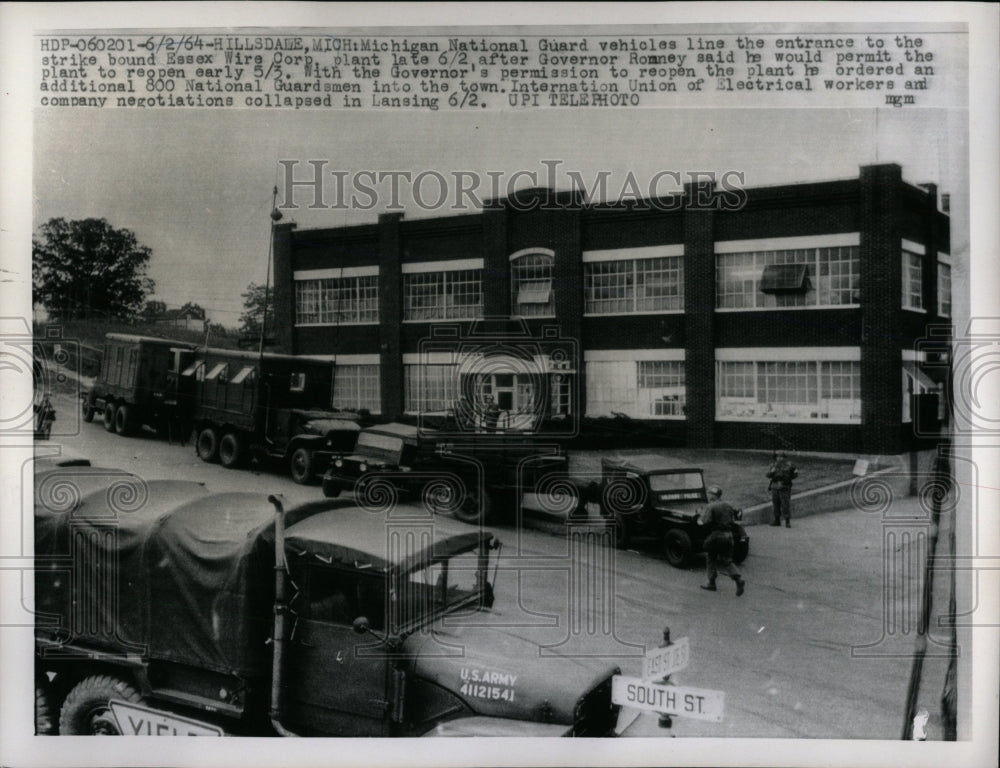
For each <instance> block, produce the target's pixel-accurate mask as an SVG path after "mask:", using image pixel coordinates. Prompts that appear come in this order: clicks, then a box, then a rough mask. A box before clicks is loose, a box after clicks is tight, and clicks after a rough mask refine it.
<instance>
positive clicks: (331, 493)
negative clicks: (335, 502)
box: [323, 479, 343, 499]
mask: <svg viewBox="0 0 1000 768" xmlns="http://www.w3.org/2000/svg"><path fill="white" fill-rule="evenodd" d="M342 490H343V488H341V486H340V483H334V482H332V481H327V480H325V479H324V480H323V495H324V496H325V497H326V498H328V499H335V498H337V497H338V496H339V495H340V493H341V491H342Z"/></svg>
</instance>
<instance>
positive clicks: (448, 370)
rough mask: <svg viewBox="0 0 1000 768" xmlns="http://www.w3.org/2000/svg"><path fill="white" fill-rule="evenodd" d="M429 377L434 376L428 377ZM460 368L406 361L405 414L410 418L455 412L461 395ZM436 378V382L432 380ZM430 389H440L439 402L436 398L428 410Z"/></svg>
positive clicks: (404, 365) (404, 366)
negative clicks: (418, 415)
mask: <svg viewBox="0 0 1000 768" xmlns="http://www.w3.org/2000/svg"><path fill="white" fill-rule="evenodd" d="M428 374H433V376H431V377H428ZM458 377H459V366H458V364H457V363H455V362H437V361H435V360H433V359H431V360H421V361H419V362H413V363H409V362H407V361H406V360H405V359H404V360H403V410H404V412H405V413H408V414H426V413H447V412H448V411H449V410H450V409H452V408H454V406H455V401H456V400H457V399H458V395H459V382H458ZM431 378H433V379H434V381H431V380H430V379H431ZM414 385H416V392H414ZM428 385H430V386H433V387H434V388H436V389H440V391H441V396H440V398H437V397H435V399H434V400H433V402H432V404H433V405H435V406H437V405H440V406H441V407H440V408H437V407H434V408H431V407H429V406H428V398H427V389H428Z"/></svg>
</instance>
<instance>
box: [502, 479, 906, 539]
mask: <svg viewBox="0 0 1000 768" xmlns="http://www.w3.org/2000/svg"><path fill="white" fill-rule="evenodd" d="M881 475H886V476H892V477H894V478H900V474H899V470H898V468H895V467H888V468H886V469H879V470H876V471H874V472H869V473H868V474H866V475H861V476H859V477H853V478H851V479H850V480H841V481H840V482H839V483H833V484H832V485H825V486H823V487H821V488H811V489H809V490H808V491H802V492H801V493H795V494H792V517H793V518H803V517H811V516H813V515H818V514H823V513H826V512H838V511H841V510H845V509H852V508H853V507H854V506H855V504H854V502H853V499H852V489H853V488H854V487H855V486H856V485H857V483H858V482H859V481H861V480H862V479H863V478H873V477H879V476H881ZM898 482H900V483H902V482H906V481H905V480H898ZM907 484H908V483H907ZM907 491H908V489H906V490H902V491H901V495H902V496H906V495H908V492H907ZM591 517H592V518H594V515H591ZM594 519H596V518H594ZM521 522H522V524H523V526H524V527H525V528H529V529H531V530H536V531H543V532H545V533H549V534H552V535H553V536H562V535H564V534H565V533H566V522H567V519H566V518H565V517H561V516H557V515H546V514H545V513H543V512H536V511H530V512H525V513H524V514H523V515H522V518H521ZM740 522H741V523H742V524H743V525H744V526H754V525H766V524H767V523H769V522H771V503H770V502H765V503H763V504H755V505H754V506H752V507H744V509H743V519H742V520H741V521H740Z"/></svg>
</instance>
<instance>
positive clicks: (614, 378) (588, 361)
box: [584, 349, 687, 421]
mask: <svg viewBox="0 0 1000 768" xmlns="http://www.w3.org/2000/svg"><path fill="white" fill-rule="evenodd" d="M649 363H653V364H656V363H663V364H665V365H666V368H667V369H668V370H669V369H670V368H675V369H676V370H675V371H673V372H664V373H662V374H656V373H654V372H653V371H652V370H651V368H652V366H650V365H648V364H649ZM584 366H585V369H586V372H587V373H586V385H587V393H586V398H585V399H586V411H585V412H586V414H587V415H588V416H592V417H593V416H610V415H612V414H613V413H623V414H625V415H627V416H629V417H631V418H634V419H642V420H651V421H670V420H674V421H683V420H684V419H685V418H686V415H685V408H686V405H687V382H686V378H685V370H684V350H683V349H610V350H589V351H585V352H584ZM644 369H645V372H644ZM649 375H675V376H679V378H680V381H679V382H676V383H674V384H672V385H671V386H666V387H643V386H641V385H642V383H643V377H644V376H649ZM657 393H658V394H657ZM670 397H676V398H677V399H676V400H675V401H669V400H664V399H663V398H670ZM666 402H670V403H671V407H670V409H669V412H665V411H664V410H661V411H660V413H656V412H655V411H656V406H657V404H658V403H666Z"/></svg>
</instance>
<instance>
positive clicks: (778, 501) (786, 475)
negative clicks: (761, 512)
mask: <svg viewBox="0 0 1000 768" xmlns="http://www.w3.org/2000/svg"><path fill="white" fill-rule="evenodd" d="M798 474H799V471H798V470H797V469H796V468H795V465H794V464H792V463H791V462H790V461H789V460H788V459H787V457H786V456H785V454H784V453H783V452H782V451H779V452H778V454H777V455H776V456H775V458H774V463H773V464H772V465H771V468H770V469H769V470H768V471H767V476H768V478H770V480H771V482H770V483H769V484H768V490H770V491H771V507H772V509H773V512H774V520H772V521H771V523H770V525H781V518H782V517H784V518H785V527H786V528H791V527H792V522H791V520H792V481H793V480H794V479H795V478H796V477H798Z"/></svg>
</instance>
